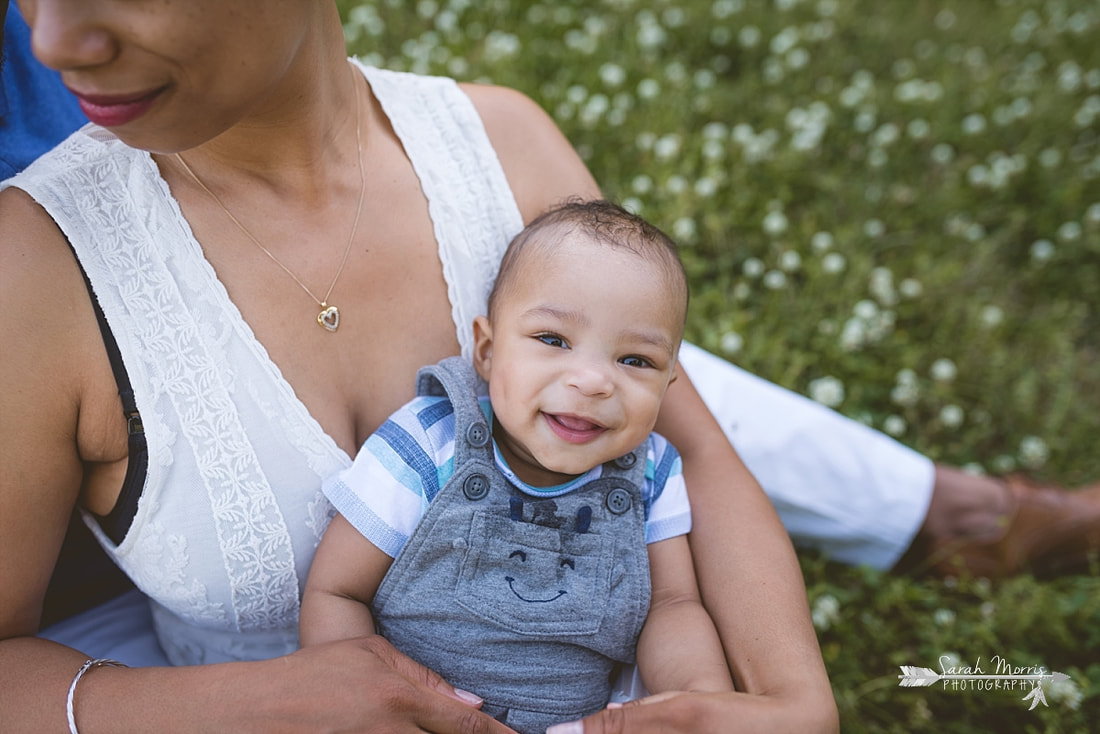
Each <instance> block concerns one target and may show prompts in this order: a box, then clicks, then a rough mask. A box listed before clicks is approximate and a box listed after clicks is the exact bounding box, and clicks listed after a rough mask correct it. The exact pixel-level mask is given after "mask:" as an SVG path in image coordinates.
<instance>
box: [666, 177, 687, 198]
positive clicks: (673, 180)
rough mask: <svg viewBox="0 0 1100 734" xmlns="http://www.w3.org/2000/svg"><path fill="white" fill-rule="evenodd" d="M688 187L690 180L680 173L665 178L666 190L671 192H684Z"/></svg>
mask: <svg viewBox="0 0 1100 734" xmlns="http://www.w3.org/2000/svg"><path fill="white" fill-rule="evenodd" d="M687 189H688V180H687V179H686V178H684V177H683V176H681V175H680V174H678V173H674V174H672V175H671V176H669V177H668V178H667V179H666V180H665V191H667V192H668V193H670V194H673V195H676V194H682V193H684V192H685V191H687Z"/></svg>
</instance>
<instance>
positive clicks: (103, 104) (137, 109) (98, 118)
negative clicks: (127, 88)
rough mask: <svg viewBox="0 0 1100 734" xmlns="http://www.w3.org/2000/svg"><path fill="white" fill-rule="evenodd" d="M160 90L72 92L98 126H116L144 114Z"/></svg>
mask: <svg viewBox="0 0 1100 734" xmlns="http://www.w3.org/2000/svg"><path fill="white" fill-rule="evenodd" d="M161 91H162V90H161V89H154V90H153V91H151V92H141V93H139V94H127V95H106V94H81V93H80V92H75V91H74V92H73V94H74V95H76V99H77V102H79V104H80V109H81V111H82V112H83V113H84V115H85V116H86V117H87V118H88V119H89V120H91V121H92V122H94V123H95V124H97V125H99V126H100V127H118V126H119V125H125V124H126V123H128V122H133V121H134V120H136V119H137V118H139V117H141V116H142V115H144V114H145V113H146V111H148V109H149V108H150V107H151V106H152V105H153V102H155V101H156V99H157V97H158V96H159V95H160V93H161Z"/></svg>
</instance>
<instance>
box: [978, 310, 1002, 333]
mask: <svg viewBox="0 0 1100 734" xmlns="http://www.w3.org/2000/svg"><path fill="white" fill-rule="evenodd" d="M979 318H980V319H981V322H982V326H985V327H986V328H989V329H992V328H994V327H997V326H1000V325H1001V322H1003V321H1004V320H1005V312H1004V311H1003V310H1002V309H1001V307H1000V306H994V305H992V304H991V305H988V306H985V307H984V308H982V310H981V315H980V317H979Z"/></svg>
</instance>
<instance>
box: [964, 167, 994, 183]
mask: <svg viewBox="0 0 1100 734" xmlns="http://www.w3.org/2000/svg"><path fill="white" fill-rule="evenodd" d="M966 180H967V181H969V182H970V183H971V184H972V185H973V186H985V185H986V184H988V183H989V170H988V169H986V167H985V166H983V165H982V164H981V163H975V164H974V165H972V166H971V167H970V168H968V169H967V170H966Z"/></svg>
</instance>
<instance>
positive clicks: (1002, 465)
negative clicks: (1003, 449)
mask: <svg viewBox="0 0 1100 734" xmlns="http://www.w3.org/2000/svg"><path fill="white" fill-rule="evenodd" d="M990 465H991V466H992V468H993V472H994V473H996V474H1008V473H1009V472H1010V471H1012V470H1013V469H1015V468H1016V458H1015V457H1013V456H1009V455H1008V454H1001V455H999V456H994V457H993V461H992V462H990Z"/></svg>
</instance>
